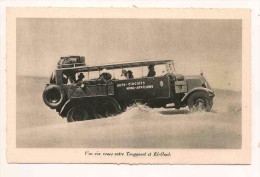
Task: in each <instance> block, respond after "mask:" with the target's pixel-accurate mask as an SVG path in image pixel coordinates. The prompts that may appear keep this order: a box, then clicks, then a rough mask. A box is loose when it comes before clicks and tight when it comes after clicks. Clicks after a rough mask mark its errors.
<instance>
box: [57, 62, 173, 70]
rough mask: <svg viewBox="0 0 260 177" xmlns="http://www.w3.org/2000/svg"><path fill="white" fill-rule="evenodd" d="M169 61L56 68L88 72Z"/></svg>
mask: <svg viewBox="0 0 260 177" xmlns="http://www.w3.org/2000/svg"><path fill="white" fill-rule="evenodd" d="M169 62H173V60H142V61H134V62H122V63H110V64H104V65H96V66H78V67H73V68H60V69H57V70H76V71H78V72H88V71H101V70H103V69H106V70H111V69H123V68H131V67H141V66H150V65H160V64H165V63H169Z"/></svg>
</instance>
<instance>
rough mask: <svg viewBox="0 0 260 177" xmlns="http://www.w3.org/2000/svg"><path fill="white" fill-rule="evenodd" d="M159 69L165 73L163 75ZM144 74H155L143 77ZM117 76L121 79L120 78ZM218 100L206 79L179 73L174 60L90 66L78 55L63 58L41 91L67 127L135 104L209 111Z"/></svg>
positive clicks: (117, 112) (113, 113)
mask: <svg viewBox="0 0 260 177" xmlns="http://www.w3.org/2000/svg"><path fill="white" fill-rule="evenodd" d="M159 66H160V67H159ZM157 67H158V68H164V69H163V71H162V72H161V73H160V74H158V73H159V72H158V71H157V69H156V68H157ZM147 68H148V69H147ZM151 68H152V72H151V70H150V69H151ZM127 69H140V70H141V72H139V73H142V74H141V75H140V76H139V77H129V76H127V72H129V71H130V72H132V71H131V70H128V71H126V70H127ZM144 69H146V70H147V71H148V70H149V71H148V72H150V73H153V74H152V75H149V73H148V74H146V73H145V74H144ZM118 71H120V72H122V73H123V74H122V75H121V76H123V78H122V77H121V78H119V77H117V76H116V74H115V73H116V72H118ZM93 72H96V73H97V72H98V76H97V77H96V78H91V77H90V75H91V74H92V73H93ZM111 73H112V74H111ZM133 75H134V76H136V75H137V74H135V73H134V74H133ZM87 76H88V77H87ZM77 77H78V79H77ZM214 96H215V95H214V92H213V91H212V89H211V88H210V86H209V83H208V82H207V81H206V79H205V77H204V76H203V74H200V75H197V76H183V75H181V74H176V73H175V68H174V62H173V61H172V60H143V61H135V62H123V63H113V64H104V65H97V66H87V65H86V64H85V58H84V57H80V56H68V57H62V58H61V59H60V60H59V62H58V66H57V69H56V70H55V71H54V72H53V73H52V76H51V78H50V82H49V83H48V84H46V87H45V89H44V91H43V100H44V103H45V104H46V105H47V106H49V107H50V108H51V109H56V111H57V112H58V113H59V115H60V116H61V117H63V118H65V117H66V118H67V121H68V122H73V121H82V120H88V119H94V118H101V117H109V116H113V115H116V114H119V113H121V112H123V111H125V110H126V108H127V107H128V106H130V105H132V104H134V103H137V102H138V103H142V104H146V105H147V106H150V107H151V108H156V107H164V108H175V109H180V108H182V107H186V106H188V107H189V109H190V110H192V111H197V110H202V111H207V112H208V111H210V110H211V108H212V105H213V97H214Z"/></svg>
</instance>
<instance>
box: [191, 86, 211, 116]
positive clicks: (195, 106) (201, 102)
mask: <svg viewBox="0 0 260 177" xmlns="http://www.w3.org/2000/svg"><path fill="white" fill-rule="evenodd" d="M212 104H213V102H212V98H211V97H210V96H209V95H208V94H207V92H205V91H197V92H194V93H193V94H192V95H191V96H190V97H189V99H188V106H189V109H190V110H191V111H206V112H209V111H210V110H211V107H212Z"/></svg>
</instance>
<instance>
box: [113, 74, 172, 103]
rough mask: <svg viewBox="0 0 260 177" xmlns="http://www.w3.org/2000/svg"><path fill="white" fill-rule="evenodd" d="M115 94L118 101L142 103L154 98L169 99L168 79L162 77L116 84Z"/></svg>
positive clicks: (129, 80) (122, 81) (124, 81)
mask: <svg viewBox="0 0 260 177" xmlns="http://www.w3.org/2000/svg"><path fill="white" fill-rule="evenodd" d="M115 87H116V94H117V97H118V99H119V100H125V101H138V100H139V101H142V100H153V99H156V98H169V97H170V87H169V79H168V77H166V76H162V77H144V78H138V79H128V80H121V81H117V82H116V86H115Z"/></svg>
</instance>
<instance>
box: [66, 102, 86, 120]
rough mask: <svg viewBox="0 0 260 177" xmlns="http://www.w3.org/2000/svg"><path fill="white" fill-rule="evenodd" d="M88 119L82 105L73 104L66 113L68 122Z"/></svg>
mask: <svg viewBox="0 0 260 177" xmlns="http://www.w3.org/2000/svg"><path fill="white" fill-rule="evenodd" d="M89 119H90V116H89V113H88V110H87V108H85V107H83V106H74V107H72V108H71V109H70V110H69V111H68V113H67V121H68V122H75V121H83V120H89Z"/></svg>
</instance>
